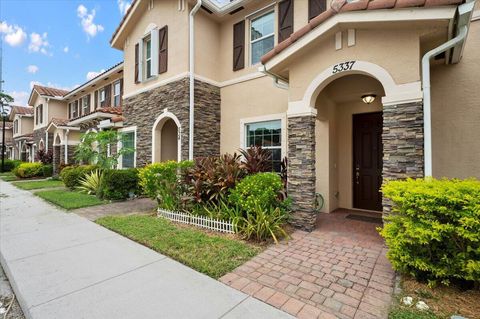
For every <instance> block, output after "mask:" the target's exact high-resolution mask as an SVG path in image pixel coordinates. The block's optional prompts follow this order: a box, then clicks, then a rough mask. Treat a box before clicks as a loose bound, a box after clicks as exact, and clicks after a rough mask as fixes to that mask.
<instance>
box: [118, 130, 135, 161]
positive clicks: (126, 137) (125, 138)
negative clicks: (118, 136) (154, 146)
mask: <svg viewBox="0 0 480 319" xmlns="http://www.w3.org/2000/svg"><path fill="white" fill-rule="evenodd" d="M123 147H125V148H130V149H134V148H135V131H129V132H125V133H123V135H122V148H123ZM121 166H122V168H132V167H135V152H131V153H128V154H123V155H122V160H121Z"/></svg>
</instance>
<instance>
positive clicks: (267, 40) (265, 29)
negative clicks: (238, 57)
mask: <svg viewBox="0 0 480 319" xmlns="http://www.w3.org/2000/svg"><path fill="white" fill-rule="evenodd" d="M274 22H275V16H274V13H273V11H271V12H268V13H266V14H264V15H262V16H260V17H258V18H255V19H253V20H252V21H251V22H250V54H251V58H250V61H251V64H257V63H259V62H260V58H261V57H262V56H263V55H264V54H265V53H267V52H268V51H270V50H271V49H273V46H274V42H275V30H274V29H275V26H274Z"/></svg>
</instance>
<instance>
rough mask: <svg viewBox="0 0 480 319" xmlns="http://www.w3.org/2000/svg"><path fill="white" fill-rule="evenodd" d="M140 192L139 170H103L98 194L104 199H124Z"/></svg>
mask: <svg viewBox="0 0 480 319" xmlns="http://www.w3.org/2000/svg"><path fill="white" fill-rule="evenodd" d="M138 193H139V185H138V170H137V169H135V168H129V169H109V170H105V171H104V172H103V177H102V183H101V186H100V189H99V191H98V195H99V196H100V197H101V198H104V199H112V200H122V199H127V198H129V197H131V196H132V195H135V194H138Z"/></svg>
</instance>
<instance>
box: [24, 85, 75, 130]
mask: <svg viewBox="0 0 480 319" xmlns="http://www.w3.org/2000/svg"><path fill="white" fill-rule="evenodd" d="M32 104H33V105H32V106H33V107H34V112H33V114H34V121H33V126H34V127H33V129H35V130H37V129H41V128H44V127H46V126H47V125H48V124H49V123H50V121H51V120H52V118H54V117H55V118H59V119H66V118H67V115H68V114H67V103H66V102H64V101H59V100H54V99H51V98H47V97H44V96H40V95H38V94H36V93H35V99H34V100H33V103H32ZM40 104H43V122H42V123H39V124H38V125H37V124H36V122H37V121H36V119H35V117H36V116H37V112H36V108H37V106H39V105H40Z"/></svg>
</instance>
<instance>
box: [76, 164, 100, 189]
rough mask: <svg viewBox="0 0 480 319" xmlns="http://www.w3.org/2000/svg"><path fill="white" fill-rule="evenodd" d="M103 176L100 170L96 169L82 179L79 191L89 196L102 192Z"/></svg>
mask: <svg viewBox="0 0 480 319" xmlns="http://www.w3.org/2000/svg"><path fill="white" fill-rule="evenodd" d="M102 179H103V174H102V172H101V171H100V170H98V169H96V170H94V171H92V172H90V173H88V174H85V176H84V177H82V178H80V186H79V187H78V189H79V190H80V191H81V192H83V193H87V194H89V195H96V194H98V193H99V191H100V187H101V185H102Z"/></svg>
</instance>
